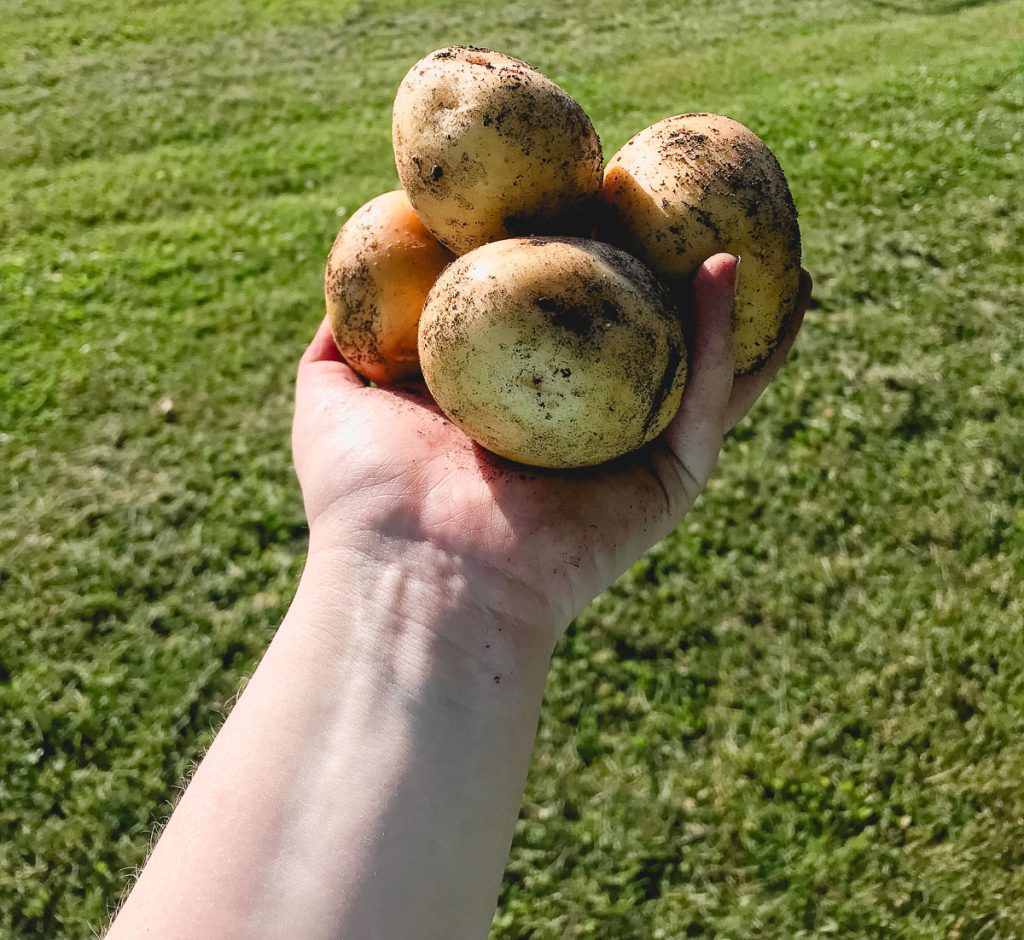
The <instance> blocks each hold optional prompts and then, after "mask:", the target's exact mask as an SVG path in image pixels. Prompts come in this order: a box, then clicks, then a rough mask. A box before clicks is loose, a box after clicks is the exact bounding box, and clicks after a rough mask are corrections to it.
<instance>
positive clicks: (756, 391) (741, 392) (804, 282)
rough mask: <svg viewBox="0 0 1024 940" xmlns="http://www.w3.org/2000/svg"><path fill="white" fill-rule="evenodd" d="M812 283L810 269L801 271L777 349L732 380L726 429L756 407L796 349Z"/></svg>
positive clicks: (734, 425)
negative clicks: (756, 403)
mask: <svg viewBox="0 0 1024 940" xmlns="http://www.w3.org/2000/svg"><path fill="white" fill-rule="evenodd" d="M813 286H814V285H813V281H812V280H811V275H810V274H808V273H807V271H801V272H800V289H799V291H798V293H797V298H796V308H795V311H794V314H793V317H792V319H791V320H790V322H789V325H788V326H787V327H786V332H785V335H784V336H783V338H782V341H781V342H780V343H779V345H778V348H777V349H776V350H775V352H773V353H772V354H771V356H770V357H769V359H768V361H767V362H766V363H765V364H764V365H763V366H761V368H759V369H758V370H757V371H755V372H751V373H750V374H748V375H741V376H739V377H737V378H736V379H735V380H734V381H733V383H732V394H731V396H730V397H729V406H728V408H727V409H726V416H725V427H726V430H727V431H731V430H732V429H733V428H734V427H736V425H737V424H739V422H740V421H742V420H743V419H744V418H745V417H746V415H747V412H749V411H750V409H751V408H753V407H754V403H755V402H756V401H757V400H758V398H760V397H761V393H762V392H763V391H764V390H765V389H766V388H767V387H768V386H769V385H771V383H772V380H773V379H774V378H775V376H776V375H777V374H778V371H779V369H781V368H782V366H783V363H785V361H786V357H787V356H788V355H789V351H790V349H792V348H793V343H795V342H796V336H797V333H799V332H800V326H801V324H802V323H803V322H804V314H805V313H806V312H807V306H808V304H809V303H810V302H811V290H812V288H813Z"/></svg>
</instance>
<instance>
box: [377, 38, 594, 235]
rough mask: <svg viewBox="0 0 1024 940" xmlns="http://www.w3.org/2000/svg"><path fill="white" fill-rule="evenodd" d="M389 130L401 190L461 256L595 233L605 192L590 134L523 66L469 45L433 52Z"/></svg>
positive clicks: (564, 100)
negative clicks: (503, 242) (502, 244)
mask: <svg viewBox="0 0 1024 940" xmlns="http://www.w3.org/2000/svg"><path fill="white" fill-rule="evenodd" d="M392 132H393V138H394V149H395V163H396V165H397V166H398V175H399V177H400V178H401V180H402V186H404V187H405V191H406V192H407V193H408V194H409V199H410V201H411V202H412V204H413V206H414V207H415V209H416V212H417V213H418V214H419V216H420V218H421V219H422V220H423V222H424V224H425V225H426V226H427V228H429V229H430V231H432V232H433V233H434V234H435V235H436V236H437V237H438V239H439V240H440V241H441V242H443V243H444V244H445V245H447V246H448V247H449V248H451V249H452V251H454V252H455V253H456V254H464V253H465V252H467V251H470V250H471V249H473V248H476V247H477V246H479V245H483V244H485V243H486V242H491V241H497V240H499V239H503V238H509V237H512V236H517V235H544V234H558V235H578V234H589V232H590V230H591V228H592V218H593V210H594V206H595V204H596V202H597V197H598V192H599V190H600V188H601V143H600V141H599V140H598V137H597V134H596V133H595V131H594V126H593V125H592V124H591V123H590V118H588V117H587V115H586V113H585V112H584V111H583V109H582V108H581V107H580V106H579V104H577V102H576V101H575V100H574V99H573V98H572V97H571V96H570V95H568V94H567V93H566V92H564V91H563V90H562V89H561V88H559V87H558V85H556V84H555V83H554V82H552V81H551V80H550V79H548V78H546V77H545V76H543V75H542V74H541V73H540V72H538V71H537V70H536V69H534V68H532V67H531V66H529V65H527V64H526V63H525V62H522V61H520V60H519V59H513V58H511V57H510V56H506V55H501V54H500V53H497V52H491V51H489V50H487V49H476V48H473V47H464V46H453V47H451V48H448V49H440V50H438V51H437V52H433V53H431V54H430V55H428V56H427V57H426V58H425V59H423V60H421V61H420V62H418V63H416V65H414V66H413V67H412V69H411V70H410V71H409V73H408V74H407V75H406V76H405V79H404V80H403V81H402V84H401V85H400V86H399V89H398V95H397V97H396V98H395V107H394V118H393V124H392Z"/></svg>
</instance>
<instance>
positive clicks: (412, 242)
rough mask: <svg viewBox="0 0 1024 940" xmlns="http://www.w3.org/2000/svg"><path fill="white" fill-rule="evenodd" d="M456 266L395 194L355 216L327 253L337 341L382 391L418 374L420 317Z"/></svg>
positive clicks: (374, 201)
mask: <svg viewBox="0 0 1024 940" xmlns="http://www.w3.org/2000/svg"><path fill="white" fill-rule="evenodd" d="M453 260H454V256H453V255H452V253H451V252H450V251H448V249H446V248H445V247H444V246H443V245H441V244H439V243H438V241H437V239H436V238H434V236H433V235H431V234H430V232H429V231H427V229H426V228H425V227H424V225H423V223H422V222H420V220H419V217H418V216H417V215H416V213H415V212H413V209H412V206H411V205H410V204H409V199H408V197H407V196H406V195H405V193H404V192H403V191H402V190H400V189H399V190H395V191H394V192H389V193H384V194H383V195H380V196H377V198H376V199H371V200H370V201H369V202H368V203H366V205H364V206H363V207H362V208H361V209H358V210H357V211H356V212H354V213H353V214H352V216H351V218H350V219H349V220H348V221H347V222H346V223H345V225H344V227H343V228H342V230H341V231H340V232H339V233H338V237H337V238H335V240H334V244H333V245H332V246H331V252H330V254H329V255H328V258H327V270H326V272H325V274H324V297H325V299H326V302H327V318H328V320H329V321H330V324H331V333H332V334H333V336H334V341H335V343H336V344H337V346H338V349H339V350H340V351H341V354H342V355H343V356H344V357H345V359H346V361H347V362H348V363H349V365H351V366H352V368H353V369H355V370H356V371H357V372H358V373H359V374H360V375H362V376H363V377H364V378H367V379H371V380H372V381H374V382H377V383H379V384H386V383H390V382H396V381H400V380H401V379H404V378H409V377H411V376H414V375H418V374H419V371H420V366H419V356H418V353H417V328H418V324H419V318H420V312H421V311H422V310H423V303H424V301H425V300H426V297H427V293H428V292H429V291H430V288H431V287H433V285H434V281H436V280H437V277H438V275H439V274H440V273H441V272H442V271H443V270H444V269H445V267H447V266H448V264H450V263H451V261H453Z"/></svg>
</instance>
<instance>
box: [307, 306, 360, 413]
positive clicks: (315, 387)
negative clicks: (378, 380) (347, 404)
mask: <svg viewBox="0 0 1024 940" xmlns="http://www.w3.org/2000/svg"><path fill="white" fill-rule="evenodd" d="M362 388H366V383H365V382H364V381H363V380H362V379H361V378H360V377H359V375H358V373H356V372H355V371H354V370H353V369H352V367H351V366H349V365H348V364H347V363H346V362H345V360H344V359H343V358H342V355H341V353H340V352H339V351H338V347H337V345H336V344H335V342H334V337H333V336H332V335H331V327H330V324H329V323H328V322H327V318H326V317H324V319H323V320H322V321H321V322H320V326H319V328H318V329H317V331H316V335H314V337H313V340H312V342H310V344H309V345H308V346H307V347H306V351H305V352H304V353H303V354H302V358H301V359H300V360H299V368H298V372H297V374H296V378H295V395H296V402H295V407H296V411H299V410H302V409H305V408H307V407H310V406H311V405H313V404H315V403H316V401H317V400H318V399H320V398H322V397H323V396H324V395H337V394H339V393H341V394H344V393H345V392H348V391H352V390H355V389H362Z"/></svg>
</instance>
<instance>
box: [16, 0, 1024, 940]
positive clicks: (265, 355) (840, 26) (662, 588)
mask: <svg viewBox="0 0 1024 940" xmlns="http://www.w3.org/2000/svg"><path fill="white" fill-rule="evenodd" d="M329 7H330V5H329V4H325V3H323V2H318V3H313V2H312V0H289V2H284V0H263V2H247V3H243V2H241V0H226V2H213V0H205V2H196V0H147V2H142V0H94V2H91V3H88V4H83V3H73V2H71V0H34V2H31V3H29V2H26V0H0V22H2V23H3V27H2V30H0V363H2V365H0V373H2V374H0V937H3V938H7V937H11V938H18V940H21V938H57V937H74V938H79V937H81V938H86V937H90V936H93V931H95V930H96V929H98V928H99V927H101V926H102V924H103V923H104V920H105V917H106V915H107V912H108V911H109V910H110V908H111V906H112V905H113V904H115V903H116V901H117V898H118V896H119V894H120V892H121V891H122V890H123V888H124V886H125V884H126V883H127V880H128V879H129V877H130V874H131V872H132V870H133V869H134V868H135V866H137V865H139V864H140V863H141V862H142V860H143V858H144V857H145V854H146V850H147V847H148V845H149V843H150V839H151V837H152V833H153V832H154V828H155V827H156V826H157V825H158V824H159V822H160V820H161V819H163V818H164V817H165V816H166V814H167V812H168V809H169V805H170V801H171V800H172V799H173V796H174V794H175V792H176V790H177V788H178V787H179V786H180V783H181V781H182V780H183V778H184V777H185V776H186V775H187V773H188V772H189V768H190V766H191V765H192V763H193V762H194V761H195V760H196V759H197V758H198V757H199V756H200V755H201V754H202V752H203V750H204V748H205V747H206V746H207V745H208V744H209V742H210V740H211V738H212V736H213V733H214V731H215V730H216V728H217V726H218V725H219V723H220V721H221V719H222V717H223V715H224V714H225V712H226V710H227V709H228V708H229V707H230V703H231V700H232V697H233V696H234V695H235V694H236V693H237V690H238V689H239V687H240V684H241V683H242V681H243V679H244V677H245V676H246V675H247V674H248V673H249V672H250V671H251V669H252V668H253V665H254V664H255V662H256V661H257V659H258V658H259V656H260V654H261V651H262V650H263V649H264V648H265V646H266V644H267V642H268V641H269V639H270V637H271V635H272V633H273V631H274V627H275V624H276V623H277V622H278V620H279V619H280V617H281V615H282V612H283V611H284V609H285V607H286V605H287V603H288V599H289V596H290V593H291V591H292V589H293V587H294V585H295V582H296V578H297V575H298V572H299V570H300V567H301V564H302V558H303V552H304V545H305V528H304V520H303V516H302V512H301V505H300V501H299V496H298V491H297V487H296V485H295V483H294V480H293V478H292V473H291V469H290V466H289V452H288V425H289V420H290V397H291V380H292V368H293V363H294V361H295V360H296V358H297V356H298V355H299V353H300V351H301V349H302V348H303V345H304V343H305V342H306V340H307V339H308V337H309V336H310V335H311V333H312V331H313V329H314V327H315V325H316V323H317V321H318V319H319V318H320V316H321V314H322V297H321V288H320V280H321V276H322V266H323V262H324V259H325V257H326V253H327V250H328V248H329V246H330V244H331V241H332V239H333V236H334V234H335V232H336V230H337V229H338V227H339V226H340V225H341V224H342V222H343V221H344V220H345V218H346V217H347V216H348V215H349V214H351V213H352V212H353V211H354V210H355V209H356V208H357V207H358V206H359V205H360V204H361V203H363V202H364V201H365V200H367V199H368V198H370V197H371V196H373V195H375V194H377V193H378V192H380V191H382V190H385V189H391V188H394V187H395V186H396V185H397V178H396V174H395V171H394V167H393V164H392V162H391V156H390V133H389V128H390V103H391V98H392V96H393V94H394V91H395V88H396V87H397V85H398V82H399V80H400V79H401V77H402V75H403V74H404V72H405V70H406V69H407V68H408V67H409V66H410V65H411V64H412V63H413V62H414V61H415V60H416V59H418V58H419V57H420V56H421V55H423V54H425V53H426V52H428V51H429V50H431V49H433V48H435V47H437V46H440V45H445V44H448V43H451V42H471V43H474V44H479V45H486V46H492V47H495V48H498V49H501V50H503V51H507V52H510V53H512V54H514V55H518V56H521V57H524V58H526V59H528V60H529V61H531V62H533V63H534V64H535V65H537V66H538V67H540V68H541V69H543V70H544V71H545V72H547V73H548V74H549V75H550V76H551V77H552V78H554V79H555V80H557V81H559V82H560V83H562V84H563V85H564V86H565V87H566V88H567V89H569V90H570V91H571V92H572V93H574V94H575V95H576V96H577V97H578V98H579V100H580V101H581V102H582V103H583V105H584V107H585V108H586V109H587V110H588V112H589V113H590V115H591V116H592V118H593V119H594V123H595V125H596V126H597V128H598V131H599V132H600V134H601V136H602V139H603V140H604V142H605V150H606V153H607V154H609V155H610V154H611V153H612V152H613V151H614V150H615V149H616V148H617V147H618V146H619V145H620V144H621V143H623V142H624V141H625V140H626V139H627V138H628V137H629V136H631V135H632V134H633V133H635V132H636V131H638V130H639V129H641V128H642V127H644V126H646V125H647V124H649V123H651V122H653V121H654V120H656V119H659V118H661V117H664V116H667V115H669V114H672V113H676V112H679V111H685V110H712V111H719V112H723V113H726V114H729V115H731V116H733V117H735V118H737V119H739V120H741V121H743V122H744V123H747V124H748V125H749V126H751V127H752V128H753V129H754V130H756V131H757V132H758V133H760V134H761V135H762V136H763V137H764V138H765V140H766V141H767V142H768V143H769V145H770V146H771V147H772V148H773V149H774V150H775V152H776V154H777V155H778V156H779V158H780V160H781V162H782V164H783V166H784V167H785V168H786V171H787V173H788V176H789V179H790V182H791V184H792V188H793V191H794V194H795V197H796V200H797V204H798V206H799V207H800V210H801V217H802V226H803V232H804V239H805V263H806V265H807V267H809V268H810V269H811V270H812V271H813V273H814V275H815V281H816V300H815V303H814V305H813V307H812V310H811V311H810V313H809V315H808V318H807V325H806V328H805V331H804V335H803V336H802V337H801V339H800V343H799V346H798V350H797V352H796V353H795V354H794V355H793V357H792V359H791V364H790V366H789V368H788V369H787V371H786V373H785V375H784V377H783V378H782V379H781V380H780V381H779V383H778V384H777V386H776V387H775V388H774V389H773V390H772V391H771V392H770V393H769V394H768V395H767V396H766V399H765V401H764V402H763V403H762V405H761V407H760V409H759V410H758V412H757V414H756V417H755V418H754V419H753V420H751V421H750V422H748V423H747V424H746V425H744V426H742V427H741V429H740V430H739V431H738V432H737V433H736V434H735V435H734V437H733V439H732V441H731V443H730V444H729V447H728V450H727V452H726V454H725V456H724V458H723V461H722V463H721V466H720V470H719V472H718V475H717V477H716V480H715V482H714V483H713V485H712V487H711V488H710V490H709V492H708V493H707V494H706V496H705V498H704V499H703V500H702V502H701V504H700V505H699V507H698V509H697V511H696V512H695V513H694V514H693V515H692V516H691V517H690V519H688V520H687V522H686V523H685V524H684V525H683V527H682V528H681V529H680V530H679V531H678V532H677V533H676V534H675V535H674V536H673V537H672V538H671V539H669V540H667V541H666V542H664V543H663V544H662V545H660V546H659V547H658V548H657V549H656V550H655V551H653V552H651V553H650V554H649V555H648V556H647V557H646V558H644V559H643V560H642V561H640V562H638V563H637V564H636V565H635V566H634V567H633V569H632V570H631V571H630V572H628V573H627V574H626V575H625V576H624V577H623V578H622V579H621V580H620V582H619V583H618V584H616V585H615V586H614V587H613V588H612V589H611V590H610V591H609V592H608V593H607V594H606V595H604V596H603V597H602V598H600V599H599V600H598V601H596V602H595V603H594V604H593V605H592V607H591V608H590V609H589V610H588V611H587V612H586V613H585V614H584V615H583V616H582V617H581V618H580V619H579V620H578V621H577V622H576V623H575V624H574V625H573V626H572V628H571V629H570V631H569V633H568V635H567V637H566V639H565V640H564V641H563V643H562V644H561V646H560V647H559V650H558V654H557V658H556V661H555V665H554V670H553V673H552V676H551V680H550V684H549V688H548V695H547V703H546V710H545V715H544V720H543V723H542V727H541V732H540V738H539V741H538V746H537V750H536V754H535V758H534V764H533V770H532V775H531V778H530V784H529V788H528V792H527V795H526V803H525V806H524V809H523V812H522V817H521V821H520V826H519V830H518V834H517V837H516V842H515V845H514V848H513V852H512V858H511V862H510V865H509V869H508V873H507V877H506V881H505V885H504V890H503V893H502V897H501V905H500V910H499V912H498V915H497V918H496V921H495V927H494V932H493V935H492V936H493V938H498V940H514V938H531V940H555V938H563V937H564V938H633V937H636V938H643V937H651V938H673V940H674V938H681V937H707V938H712V937H713V938H722V940H725V938H728V940H760V938H786V940H798V938H811V937H814V938H818V937H830V936H840V937H853V938H875V937H877V938H882V937H886V938H889V937H898V938H907V940H911V938H912V940H968V938H977V940H997V938H1006V940H1009V938H1017V937H1020V936H1021V935H1022V934H1024V671H1022V666H1024V473H1022V458H1024V283H1022V278H1024V274H1022V271H1024V248H1022V246H1024V189H1022V186H1024V183H1022V181H1024V38H1022V35H1024V30H1022V24H1024V0H1011V2H1005V3H980V2H974V3H971V2H953V0H898V2H897V0H894V2H885V0H855V2H848V0H843V2H840V0H814V2H811V0H741V2H737V3H731V4H730V3H715V2H711V0H693V2H686V3H683V2H680V0H639V2H637V3H632V4H622V3H613V2H610V0H597V2H591V3H588V4H580V5H575V6H574V5H571V4H564V3H559V4H550V3H548V2H546V0H545V2H542V0H515V2H512V3H505V4H493V5H488V8H487V9H483V8H480V9H473V10H470V9H467V8H466V7H465V6H464V5H463V4H462V3H460V2H456V0H445V2H434V0H428V2H424V3H419V4H416V5H412V4H405V3H398V2H387V3H370V2H360V3H351V2H347V3H336V4H334V6H333V9H330V8H329ZM680 8H682V9H680ZM165 412H166V413H165ZM396 940H398V938H396ZM402 940H404V938H402Z"/></svg>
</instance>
